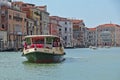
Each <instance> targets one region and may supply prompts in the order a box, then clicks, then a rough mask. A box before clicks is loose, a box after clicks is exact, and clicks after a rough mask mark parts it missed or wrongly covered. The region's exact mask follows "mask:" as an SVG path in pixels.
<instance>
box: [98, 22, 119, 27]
mask: <svg viewBox="0 0 120 80" xmlns="http://www.w3.org/2000/svg"><path fill="white" fill-rule="evenodd" d="M98 27H120V25H118V24H111V23H110V24H102V25H99V26H98Z"/></svg>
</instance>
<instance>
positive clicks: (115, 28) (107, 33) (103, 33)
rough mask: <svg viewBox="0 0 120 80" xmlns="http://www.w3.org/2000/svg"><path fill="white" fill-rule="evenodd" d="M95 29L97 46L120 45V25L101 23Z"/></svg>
mask: <svg viewBox="0 0 120 80" xmlns="http://www.w3.org/2000/svg"><path fill="white" fill-rule="evenodd" d="M96 29H97V44H98V46H120V25H117V24H111V23H110V24H102V25H99V26H97V28H96Z"/></svg>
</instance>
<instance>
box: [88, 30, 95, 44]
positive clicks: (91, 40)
mask: <svg viewBox="0 0 120 80" xmlns="http://www.w3.org/2000/svg"><path fill="white" fill-rule="evenodd" d="M88 29H89V30H88V45H89V46H96V45H97V38H96V28H88Z"/></svg>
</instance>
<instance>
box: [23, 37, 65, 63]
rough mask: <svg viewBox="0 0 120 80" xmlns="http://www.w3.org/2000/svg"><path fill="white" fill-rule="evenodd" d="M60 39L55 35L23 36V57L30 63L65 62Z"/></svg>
mask: <svg viewBox="0 0 120 80" xmlns="http://www.w3.org/2000/svg"><path fill="white" fill-rule="evenodd" d="M64 55H65V52H64V47H63V44H62V39H61V38H60V37H58V36H55V35H29V36H25V43H24V49H23V56H25V57H26V58H27V59H28V61H30V62H38V63H54V62H61V61H63V60H65V58H64Z"/></svg>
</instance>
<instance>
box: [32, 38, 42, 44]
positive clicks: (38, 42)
mask: <svg viewBox="0 0 120 80" xmlns="http://www.w3.org/2000/svg"><path fill="white" fill-rule="evenodd" d="M32 43H33V44H44V39H43V38H33V39H32Z"/></svg>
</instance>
